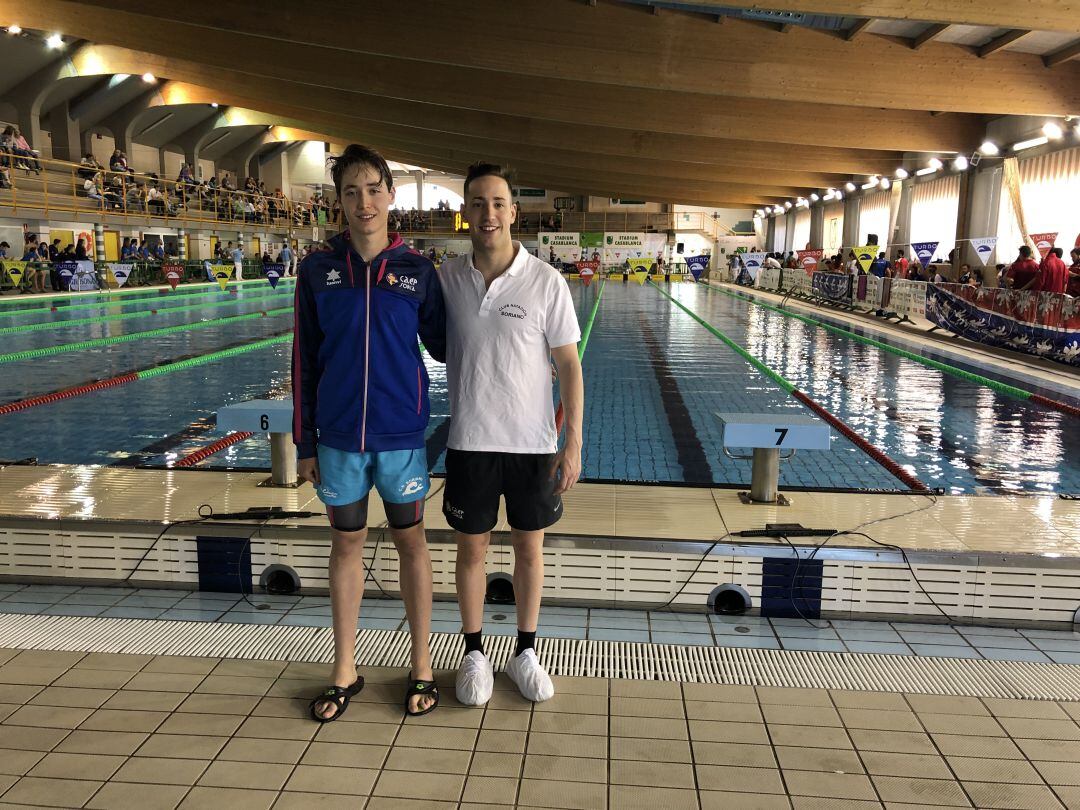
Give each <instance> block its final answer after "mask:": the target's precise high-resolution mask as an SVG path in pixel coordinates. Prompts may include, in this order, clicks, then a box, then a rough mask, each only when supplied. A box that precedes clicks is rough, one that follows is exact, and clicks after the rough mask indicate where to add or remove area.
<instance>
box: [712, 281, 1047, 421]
mask: <svg viewBox="0 0 1080 810" xmlns="http://www.w3.org/2000/svg"><path fill="white" fill-rule="evenodd" d="M705 286H706V288H707V289H709V290H711V291H713V292H716V293H720V294H722V295H726V296H728V297H730V298H737V299H738V300H740V301H746V302H748V303H751V304H754V305H756V306H759V307H763V308H764V309H767V310H770V311H771V312H776V313H778V314H780V315H785V316H787V317H789V318H794V319H795V320H797V321H802V322H803V323H807V324H810V325H811V326H816V327H818V328H820V329H824V330H825V331H827V332H833V333H834V334H837V335H843V336H844V337H848V338H852V339H854V340H857V341H859V342H860V343H865V344H866V345H867V346H873V347H874V348H876V349H881V350H882V351H885V352H889V353H890V354H895V355H897V356H898V357H904V358H906V359H908V360H914V361H915V362H916V363H921V364H922V365H924V366H926V367H927V368H932V369H936V370H937V371H941V372H943V373H945V374H950V375H952V376H953V377H958V378H960V379H962V380H967V381H968V382H973V383H977V384H979V385H985V386H986V387H987V388H991V389H993V390H994V391H997V392H999V393H1001V394H1006V395H1007V396H1010V397H1014V398H1016V399H1022V400H1029V399H1031V398H1032V397H1033V396H1034V394H1032V392H1030V391H1025V390H1024V389H1022V388H1017V387H1016V386H1013V385H1009V384H1008V383H1003V382H1000V381H998V380H991V379H990V378H989V377H984V376H982V375H981V374H975V373H974V372H971V371H964V370H963V369H962V368H957V367H956V366H950V365H949V364H948V363H942V362H941V361H939V360H933V359H931V358H929V357H923V356H922V355H921V354H916V353H915V352H909V351H907V350H906V349H900V348H897V347H896V346H890V345H889V344H888V343H882V342H881V341H880V340H874V339H873V338H869V337H866V336H864V335H860V334H857V333H855V332H852V331H851V330H849V329H844V328H842V327H839V326H833V325H832V324H828V323H824V322H822V321H819V320H817V319H816V318H811V317H810V316H808V315H800V314H799V313H797V312H789V311H788V310H786V309H781V308H779V307H774V306H772V305H771V304H765V303H762V302H761V301H755V300H753V299H752V298H748V297H746V296H744V295H739V294H738V293H733V292H729V291H728V290H725V289H723V288H719V287H713V286H712V285H708V284H707V285H705Z"/></svg>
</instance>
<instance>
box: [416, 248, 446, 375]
mask: <svg viewBox="0 0 1080 810" xmlns="http://www.w3.org/2000/svg"><path fill="white" fill-rule="evenodd" d="M419 333H420V342H421V343H423V344H424V348H425V349H427V351H428V354H430V355H431V356H432V357H433V358H435V360H436V361H438V362H439V363H445V362H446V303H445V301H444V300H443V293H442V284H441V283H440V281H439V273H438V271H436V270H435V267H434V266H432V268H431V273H430V274H429V277H428V287H427V292H426V293H425V294H424V300H423V301H422V302H421V304H420V328H419Z"/></svg>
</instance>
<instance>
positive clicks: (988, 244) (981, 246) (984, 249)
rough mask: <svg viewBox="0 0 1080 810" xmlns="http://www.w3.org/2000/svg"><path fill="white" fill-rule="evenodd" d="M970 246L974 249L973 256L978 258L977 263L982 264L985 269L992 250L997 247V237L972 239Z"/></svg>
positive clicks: (992, 253) (992, 252)
mask: <svg viewBox="0 0 1080 810" xmlns="http://www.w3.org/2000/svg"><path fill="white" fill-rule="evenodd" d="M971 246H972V247H973V248H975V254H976V255H977V256H978V257H979V261H980V262H982V263H983V266H984V267H985V266H986V265H987V264H988V263H989V262H990V257H991V256H993V255H994V248H995V247H996V246H997V237H996V236H983V237H980V238H979V239H972V240H971Z"/></svg>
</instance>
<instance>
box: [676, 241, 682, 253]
mask: <svg viewBox="0 0 1080 810" xmlns="http://www.w3.org/2000/svg"><path fill="white" fill-rule="evenodd" d="M683 247H684V245H683V243H682V242H679V243H677V244H676V245H675V252H676V253H682V252H683Z"/></svg>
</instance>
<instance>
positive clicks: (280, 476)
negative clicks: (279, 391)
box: [217, 399, 300, 487]
mask: <svg viewBox="0 0 1080 810" xmlns="http://www.w3.org/2000/svg"><path fill="white" fill-rule="evenodd" d="M292 418H293V405H292V401H291V400H287V399H252V400H248V401H247V402H238V403H237V404H235V405H226V406H224V407H223V408H221V409H219V410H218V412H217V424H218V427H220V428H223V429H225V430H246V431H249V432H251V433H269V434H270V478H269V479H268V480H267V481H266V483H265V484H264V485H263V486H272V487H296V486H299V485H300V482H299V481H298V480H297V478H296V447H295V446H294V445H293V441H292Z"/></svg>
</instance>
